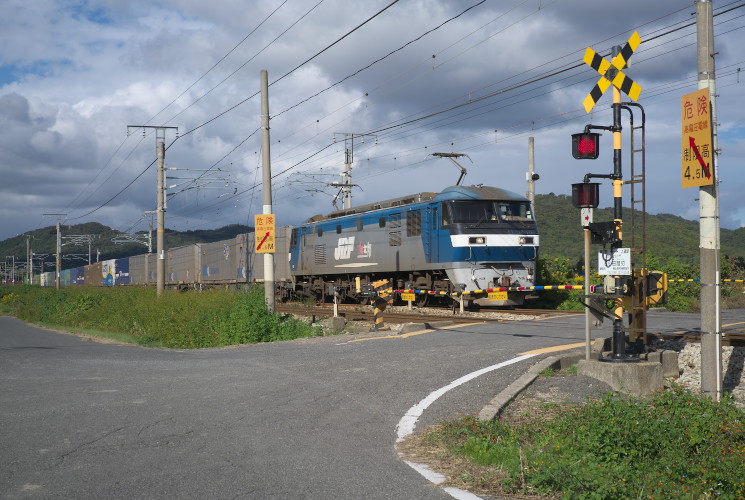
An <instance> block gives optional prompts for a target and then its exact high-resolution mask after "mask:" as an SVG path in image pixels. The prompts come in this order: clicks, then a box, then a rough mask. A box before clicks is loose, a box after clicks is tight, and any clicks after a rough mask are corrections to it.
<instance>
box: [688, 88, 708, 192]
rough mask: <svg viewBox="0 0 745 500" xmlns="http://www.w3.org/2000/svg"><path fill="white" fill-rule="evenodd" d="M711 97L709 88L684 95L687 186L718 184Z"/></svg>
mask: <svg viewBox="0 0 745 500" xmlns="http://www.w3.org/2000/svg"><path fill="white" fill-rule="evenodd" d="M709 101H710V95H709V89H708V88H703V89H700V90H697V91H696V92H691V93H690V94H686V95H684V96H683V99H682V103H681V104H682V106H681V107H682V110H683V120H682V122H683V145H682V159H683V167H682V171H681V173H682V185H683V187H684V188H687V187H695V186H711V185H712V184H714V176H713V175H712V172H713V169H712V156H713V151H712V138H711V107H710V102H709Z"/></svg>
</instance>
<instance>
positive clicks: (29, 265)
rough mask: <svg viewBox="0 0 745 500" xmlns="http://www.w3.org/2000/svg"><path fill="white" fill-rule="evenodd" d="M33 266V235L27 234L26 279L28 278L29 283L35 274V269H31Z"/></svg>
mask: <svg viewBox="0 0 745 500" xmlns="http://www.w3.org/2000/svg"><path fill="white" fill-rule="evenodd" d="M32 266H33V263H32V260H31V235H30V234H27V235H26V279H27V280H28V284H29V285H30V284H31V277H32V276H33V271H32V270H31V268H32Z"/></svg>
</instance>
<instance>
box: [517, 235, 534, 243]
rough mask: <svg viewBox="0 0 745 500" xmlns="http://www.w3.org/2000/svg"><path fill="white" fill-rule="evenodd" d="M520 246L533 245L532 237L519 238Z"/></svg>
mask: <svg viewBox="0 0 745 500" xmlns="http://www.w3.org/2000/svg"><path fill="white" fill-rule="evenodd" d="M519 241H520V244H521V245H532V244H533V237H532V236H520V240H519Z"/></svg>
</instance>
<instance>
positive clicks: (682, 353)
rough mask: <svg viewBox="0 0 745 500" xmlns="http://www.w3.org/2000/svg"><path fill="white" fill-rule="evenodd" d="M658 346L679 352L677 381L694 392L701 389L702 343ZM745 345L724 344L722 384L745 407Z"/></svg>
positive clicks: (676, 343) (661, 344)
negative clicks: (744, 368)
mask: <svg viewBox="0 0 745 500" xmlns="http://www.w3.org/2000/svg"><path fill="white" fill-rule="evenodd" d="M658 348H663V349H672V350H674V351H677V352H678V368H679V369H680V373H681V375H680V378H678V380H677V382H678V383H680V384H682V385H684V386H686V387H688V388H690V389H691V390H692V391H694V392H698V391H700V390H701V344H689V343H687V342H675V341H667V342H661V343H660V345H658ZM744 363H745V347H731V346H722V371H723V381H722V385H723V387H724V391H725V392H731V393H732V395H733V396H734V398H735V403H736V404H737V405H738V406H740V407H743V408H745V371H744V370H743V364H744Z"/></svg>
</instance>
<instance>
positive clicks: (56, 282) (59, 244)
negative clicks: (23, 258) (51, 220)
mask: <svg viewBox="0 0 745 500" xmlns="http://www.w3.org/2000/svg"><path fill="white" fill-rule="evenodd" d="M43 215H44V216H54V217H57V249H56V250H55V253H56V254H57V258H56V262H57V270H56V272H55V274H54V288H55V289H57V290H59V285H60V283H59V280H60V267H61V266H62V232H61V226H60V221H61V220H62V217H65V216H67V214H43ZM41 272H44V266H43V265H42V269H41Z"/></svg>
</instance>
